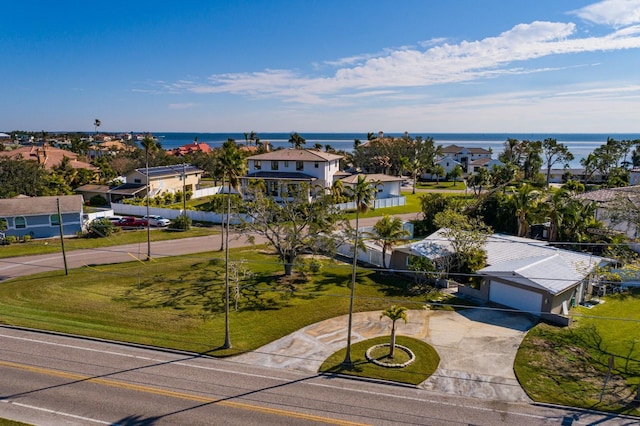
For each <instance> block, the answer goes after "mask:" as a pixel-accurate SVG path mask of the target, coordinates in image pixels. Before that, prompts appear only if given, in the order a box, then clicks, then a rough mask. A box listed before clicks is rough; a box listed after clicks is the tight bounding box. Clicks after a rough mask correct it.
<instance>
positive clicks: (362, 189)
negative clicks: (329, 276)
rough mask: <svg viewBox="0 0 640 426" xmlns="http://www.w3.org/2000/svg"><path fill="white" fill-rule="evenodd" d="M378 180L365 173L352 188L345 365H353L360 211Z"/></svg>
mask: <svg viewBox="0 0 640 426" xmlns="http://www.w3.org/2000/svg"><path fill="white" fill-rule="evenodd" d="M377 187H378V182H371V181H367V177H366V176H364V175H359V176H358V181H357V182H356V184H355V185H354V186H353V187H352V188H350V192H351V193H352V195H353V200H354V201H355V204H356V229H355V237H354V241H353V269H352V272H351V295H350V297H349V323H348V326H347V353H346V355H345V357H344V361H343V362H342V364H343V365H344V366H345V367H349V368H351V367H353V362H352V361H351V328H352V325H353V297H354V294H355V288H356V267H357V266H358V247H359V238H358V227H359V226H360V212H363V213H366V212H367V211H368V210H369V208H370V207H371V204H372V203H373V202H374V201H375V195H376V193H377V191H378V188H377Z"/></svg>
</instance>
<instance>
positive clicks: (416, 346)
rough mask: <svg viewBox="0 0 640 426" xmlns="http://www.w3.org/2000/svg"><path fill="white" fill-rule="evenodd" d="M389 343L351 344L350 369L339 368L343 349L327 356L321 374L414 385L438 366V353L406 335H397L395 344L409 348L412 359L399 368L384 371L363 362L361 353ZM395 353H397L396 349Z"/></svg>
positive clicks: (378, 339)
mask: <svg viewBox="0 0 640 426" xmlns="http://www.w3.org/2000/svg"><path fill="white" fill-rule="evenodd" d="M382 343H389V336H380V337H376V338H374V339H369V340H365V341H362V342H357V343H354V344H352V345H351V361H352V363H353V367H351V368H347V367H344V366H343V365H342V361H344V357H345V354H346V352H347V350H346V348H344V349H341V350H339V351H338V352H336V353H334V354H333V355H331V356H330V357H329V358H328V359H327V360H326V361H325V362H324V363H323V364H322V366H321V367H320V372H321V373H339V374H346V375H350V376H358V377H369V378H373V379H381V380H390V381H394V382H400V383H409V384H412V385H417V384H419V383H422V382H424V381H425V380H427V379H428V378H429V376H431V375H432V374H433V373H434V372H435V371H436V369H437V368H438V364H440V357H439V356H438V353H437V352H436V351H435V349H433V347H431V346H430V345H429V344H427V343H425V342H423V341H421V340H417V339H414V338H411V337H407V336H397V337H396V343H397V344H398V345H402V346H404V347H406V348H409V349H411V351H412V352H413V353H414V355H415V357H416V360H415V361H414V362H413V363H412V364H410V365H408V366H407V367H403V368H387V367H381V366H379V365H376V364H374V363H372V362H369V361H368V360H367V357H366V355H365V353H366V352H367V349H369V348H370V347H371V346H374V345H379V344H382ZM396 351H397V352H400V350H399V349H397V348H396Z"/></svg>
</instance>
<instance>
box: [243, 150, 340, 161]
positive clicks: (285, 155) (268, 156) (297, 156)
mask: <svg viewBox="0 0 640 426" xmlns="http://www.w3.org/2000/svg"><path fill="white" fill-rule="evenodd" d="M341 158H342V155H338V154H332V153H330V152H324V151H317V150H314V149H294V148H288V149H278V150H275V151H270V152H265V153H264V154H258V155H252V156H250V157H248V158H247V160H262V161H269V160H274V161H275V160H281V161H321V162H328V161H333V160H339V159H341Z"/></svg>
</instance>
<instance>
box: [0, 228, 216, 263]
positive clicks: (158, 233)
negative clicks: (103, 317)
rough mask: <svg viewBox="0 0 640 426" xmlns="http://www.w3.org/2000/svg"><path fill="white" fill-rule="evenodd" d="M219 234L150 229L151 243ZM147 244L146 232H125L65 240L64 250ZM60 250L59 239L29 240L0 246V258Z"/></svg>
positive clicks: (207, 229)
mask: <svg viewBox="0 0 640 426" xmlns="http://www.w3.org/2000/svg"><path fill="white" fill-rule="evenodd" d="M218 232H220V230H219V228H216V227H206V228H205V227H192V228H191V229H190V230H188V231H169V230H167V229H151V233H150V236H151V241H164V240H170V239H176V238H190V237H203V236H206V235H211V234H214V233H218ZM146 242H147V231H146V229H143V230H127V231H121V232H117V233H115V234H113V235H112V236H110V237H106V238H65V240H64V248H65V250H79V249H91V248H98V247H109V246H116V245H122V244H136V243H146ZM61 250H62V248H61V246H60V239H59V238H50V239H38V240H31V241H29V242H26V243H14V244H11V245H6V246H0V258H7V257H15V256H27V255H33V254H46V253H59V252H60V251H61Z"/></svg>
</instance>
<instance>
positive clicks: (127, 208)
mask: <svg viewBox="0 0 640 426" xmlns="http://www.w3.org/2000/svg"><path fill="white" fill-rule="evenodd" d="M111 208H112V209H113V212H114V213H115V214H117V215H122V216H146V214H147V207H146V206H134V205H132V204H118V203H112V204H111ZM183 212H184V210H182V209H180V210H176V209H166V208H162V207H149V214H150V215H158V216H162V217H164V218H167V219H175V218H177V217H178V216H181V215H182V214H183ZM187 216H188V217H189V218H191V220H195V221H198V222H211V223H222V222H223V221H226V218H227V215H226V214H220V213H213V212H201V211H196V210H187ZM241 218H242V215H231V217H230V219H229V222H230V223H231V224H232V225H239V224H240V223H242V220H241ZM245 219H247V220H248V218H245Z"/></svg>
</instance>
